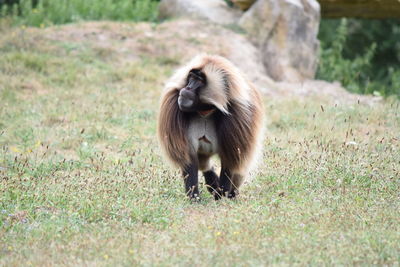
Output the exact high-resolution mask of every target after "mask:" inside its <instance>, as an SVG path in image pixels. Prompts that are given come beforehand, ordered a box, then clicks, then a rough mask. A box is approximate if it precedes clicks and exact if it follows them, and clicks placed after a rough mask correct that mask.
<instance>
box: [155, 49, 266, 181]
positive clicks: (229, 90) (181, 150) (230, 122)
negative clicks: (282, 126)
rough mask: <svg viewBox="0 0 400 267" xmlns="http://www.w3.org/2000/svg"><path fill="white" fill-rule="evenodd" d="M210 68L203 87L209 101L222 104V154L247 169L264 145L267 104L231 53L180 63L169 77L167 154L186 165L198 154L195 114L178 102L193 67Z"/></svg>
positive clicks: (234, 166) (235, 167)
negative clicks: (193, 145) (192, 129)
mask: <svg viewBox="0 0 400 267" xmlns="http://www.w3.org/2000/svg"><path fill="white" fill-rule="evenodd" d="M192 69H199V70H201V71H203V72H204V74H205V75H206V79H207V86H206V87H205V88H203V89H202V90H201V92H200V99H201V100H202V102H204V103H209V104H212V105H214V106H215V107H216V108H217V109H218V111H219V112H218V113H217V115H216V121H215V123H216V130H217V135H218V144H219V147H218V155H219V157H220V159H221V162H222V165H223V166H224V167H225V168H228V169H230V170H231V171H233V172H235V173H239V174H241V175H246V174H247V172H248V171H249V169H250V167H251V166H252V163H253V162H254V160H255V156H256V154H257V152H258V151H260V149H259V145H260V141H261V139H262V131H263V129H262V128H263V106H262V101H261V97H260V94H259V93H258V91H257V90H256V89H255V88H254V87H253V85H252V84H251V83H250V82H248V81H247V80H246V78H245V77H244V76H243V74H242V73H241V72H240V71H239V70H238V69H237V68H236V67H235V66H234V65H233V64H232V63H231V62H230V61H228V60H227V59H225V58H223V57H220V56H214V55H200V56H197V57H195V58H194V59H193V60H192V61H191V62H190V63H188V64H187V65H186V66H184V67H182V68H181V69H179V70H178V71H177V72H176V73H175V74H174V75H173V76H172V77H171V79H170V80H169V82H168V83H167V85H166V87H165V89H164V91H163V93H162V96H161V106H160V111H159V117H158V138H159V142H160V144H161V147H162V149H163V151H164V153H165V154H166V156H167V158H168V159H169V160H170V161H171V162H172V163H174V164H175V165H177V166H179V167H180V168H182V169H183V168H185V166H187V165H188V164H190V162H191V160H192V157H191V151H190V146H189V144H188V134H187V131H188V126H189V119H190V114H188V113H184V112H182V111H180V109H179V107H178V103H177V102H178V101H177V100H178V96H179V90H180V89H182V88H183V87H185V85H186V83H187V76H188V73H189V71H190V70H192Z"/></svg>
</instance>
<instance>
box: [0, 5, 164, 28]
mask: <svg viewBox="0 0 400 267" xmlns="http://www.w3.org/2000/svg"><path fill="white" fill-rule="evenodd" d="M157 5H158V1H155V0H85V1H80V0H58V1H52V0H38V1H37V3H36V4H33V3H32V0H20V1H19V4H14V5H3V6H2V10H1V15H2V16H5V15H11V16H12V17H13V19H14V22H15V23H16V24H23V25H31V26H37V27H39V26H41V27H43V26H46V25H52V24H63V23H69V22H75V21H81V20H122V21H128V20H129V21H153V20H155V19H156V17H157Z"/></svg>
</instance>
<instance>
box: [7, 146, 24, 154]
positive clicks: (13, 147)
mask: <svg viewBox="0 0 400 267" xmlns="http://www.w3.org/2000/svg"><path fill="white" fill-rule="evenodd" d="M10 149H11V151H12V152H15V153H19V152H21V150H19V149H18V148H16V147H15V146H12V147H10Z"/></svg>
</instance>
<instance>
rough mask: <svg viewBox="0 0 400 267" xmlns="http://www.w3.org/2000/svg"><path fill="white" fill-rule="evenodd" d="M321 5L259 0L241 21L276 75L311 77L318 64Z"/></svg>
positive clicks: (295, 0) (287, 78) (308, 1)
mask: <svg viewBox="0 0 400 267" xmlns="http://www.w3.org/2000/svg"><path fill="white" fill-rule="evenodd" d="M319 21H320V6H319V4H318V2H317V1H316V0H258V1H257V2H256V3H255V4H253V5H252V6H251V7H250V9H249V10H248V11H247V12H245V13H244V15H243V16H242V17H241V19H240V21H239V25H240V26H241V27H242V28H244V29H245V30H246V31H247V33H248V35H249V37H250V39H251V40H252V41H253V43H254V44H256V45H257V47H259V49H260V50H261V55H262V60H263V63H264V65H265V67H266V70H267V72H268V75H270V76H271V77H272V78H273V79H275V80H277V81H289V82H299V81H303V80H304V79H312V78H314V76H315V72H316V69H317V64H318V50H319V41H318V39H317V34H318V29H319Z"/></svg>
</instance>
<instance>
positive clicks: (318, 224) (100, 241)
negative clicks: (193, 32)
mask: <svg viewBox="0 0 400 267" xmlns="http://www.w3.org/2000/svg"><path fill="white" fill-rule="evenodd" d="M77 27H80V26H77ZM124 27H125V28H126V30H127V31H131V32H134V31H135V28H134V25H133V24H126V25H125V26H124ZM54 31H56V30H54ZM49 36H53V37H54V35H52V34H51V33H49ZM116 47H118V46H116ZM181 53H184V51H182V52H181ZM122 57H123V55H120V54H117V53H116V52H115V51H113V50H107V49H104V48H103V49H99V47H98V46H97V43H96V41H95V40H94V41H87V40H86V41H83V40H82V41H79V40H71V41H70V42H69V41H65V40H63V41H57V40H55V39H54V38H48V37H46V35H43V34H41V33H40V31H39V30H36V31H25V30H18V29H12V30H9V31H5V30H4V31H3V32H2V35H1V38H0V103H1V105H0V148H1V150H0V167H1V168H0V177H1V178H0V265H1V266H29V265H34V266H39V265H44V266H48V265H69V266H76V265H91V266H92V265H96V266H97V265H100V266H103V265H106V266H114V265H123V266H131V265H162V266H165V265H189V264H195V265H216V266H232V265H233V266H248V265H255V266H259V265H353V264H356V265H399V262H400V256H399V255H400V253H399V252H400V223H399V220H400V201H399V192H400V181H399V177H400V145H399V142H400V134H399V133H400V116H399V112H400V107H399V103H400V102H399V101H398V100H396V99H390V98H389V99H387V100H385V101H384V102H382V103H377V104H374V105H372V106H367V105H363V104H358V103H353V104H349V105H344V104H343V105H337V106H336V105H334V104H332V101H329V100H327V99H323V98H318V97H309V98H306V99H304V98H302V99H300V98H294V97H287V98H285V99H273V98H272V99H271V98H265V112H266V114H267V118H268V120H267V122H266V127H267V133H266V140H265V142H264V154H263V157H262V159H261V161H260V168H259V173H258V174H257V175H256V176H255V177H254V179H253V180H252V181H251V182H249V183H248V184H246V185H245V186H244V187H243V189H242V191H241V195H240V196H239V198H238V199H237V200H235V201H231V200H226V199H224V200H222V201H219V202H215V201H214V200H212V198H211V196H210V195H209V194H208V193H207V192H206V190H205V188H204V187H202V200H201V201H200V202H199V203H195V204H192V203H190V202H189V201H188V200H186V198H185V196H184V192H183V182H182V179H181V177H180V172H179V171H178V170H174V169H171V168H169V167H167V166H166V165H165V163H164V162H163V160H162V158H161V157H160V152H159V149H158V146H157V142H156V138H155V124H156V122H155V119H156V114H157V107H158V99H159V95H160V91H161V88H162V85H163V82H164V81H165V80H166V79H167V78H168V77H169V75H171V73H172V71H173V70H174V69H175V68H176V67H177V64H176V63H177V61H176V60H174V59H170V58H166V57H162V56H160V55H158V54H155V53H153V52H152V50H150V51H149V52H147V53H145V52H143V53H142V54H141V55H140V56H139V57H137V58H136V59H132V60H123V58H122Z"/></svg>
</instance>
